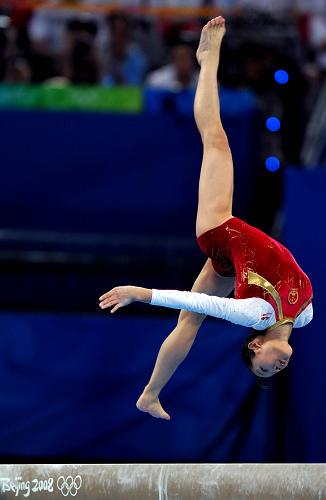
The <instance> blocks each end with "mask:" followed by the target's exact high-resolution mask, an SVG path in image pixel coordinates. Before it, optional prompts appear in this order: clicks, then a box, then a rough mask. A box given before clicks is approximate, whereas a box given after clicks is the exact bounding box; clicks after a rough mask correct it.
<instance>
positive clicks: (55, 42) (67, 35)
mask: <svg viewBox="0 0 326 500" xmlns="http://www.w3.org/2000/svg"><path fill="white" fill-rule="evenodd" d="M52 3H53V4H58V5H57V6H56V7H55V8H50V9H49V8H48V7H42V6H40V7H38V8H35V9H30V10H29V9H22V8H17V5H20V7H21V6H22V5H23V2H18V3H16V6H15V3H11V2H9V5H10V6H11V7H8V5H7V7H2V10H0V80H1V81H2V82H4V83H42V84H60V85H65V84H70V83H72V84H78V85H83V84H88V85H90V84H97V85H105V86H110V85H146V86H147V87H150V88H153V89H165V90H170V91H173V92H174V91H178V90H184V89H194V88H195V87H196V83H197V79H198V70H199V68H198V65H197V63H196V58H195V52H196V47H197V44H198V40H199V36H200V31H201V28H202V27H203V25H204V24H205V22H206V21H207V19H205V18H200V17H198V16H197V17H194V16H191V17H189V16H188V17H182V16H180V17H179V18H178V17H168V16H159V15H154V14H153V13H150V12H149V13H147V14H146V13H144V12H143V13H142V14H140V13H137V9H134V10H133V13H132V14H131V13H130V10H129V11H128V9H127V10H126V9H122V7H124V4H128V5H129V6H131V5H133V6H136V5H139V4H145V3H146V5H147V6H148V5H154V6H155V5H159V4H160V2H145V3H144V2H140V1H139V2H137V1H133V2H130V1H129V2H123V1H122V2H119V3H120V10H116V11H112V12H110V13H109V14H104V13H103V12H101V11H98V10H96V9H95V10H94V11H92V10H90V11H89V12H86V11H84V10H83V9H81V10H78V9H76V8H71V9H67V8H64V9H63V8H60V5H59V2H56V1H53V2H52ZM77 3H78V2H74V4H75V6H76V4H77ZM79 3H80V4H85V3H88V4H91V3H97V4H99V3H101V2H99V1H98V0H97V1H96V2H92V1H91V0H88V1H83V2H79ZM102 3H106V4H108V2H102ZM161 4H162V2H161ZM164 5H165V6H166V5H175V6H177V7H178V6H185V5H187V6H188V7H189V6H194V7H200V6H208V7H210V6H220V7H221V8H224V9H228V10H226V11H225V12H224V15H225V17H226V18H227V25H228V34H227V36H226V38H225V41H224V43H223V53H222V58H221V68H220V82H221V84H222V85H223V84H224V85H226V86H228V87H233V88H242V89H243V88H247V89H250V90H251V91H253V92H254V93H255V95H256V96H257V98H258V99H260V100H261V105H262V107H263V108H264V106H267V107H268V109H269V112H270V111H272V112H273V111H275V113H276V114H278V115H279V114H282V116H283V134H282V138H281V141H283V144H282V145H281V146H280V147H282V149H283V155H284V157H285V159H286V160H287V161H289V162H291V163H297V164H298V163H299V162H300V155H301V157H302V154H303V155H304V154H306V156H307V154H308V156H309V153H307V152H306V153H302V144H304V142H305V141H304V135H305V134H307V126H306V124H307V123H309V119H310V117H311V116H312V115H313V113H312V111H311V110H313V109H314V108H315V107H316V106H317V108H320V106H321V101H320V93H321V89H322V88H323V82H324V81H325V75H326V3H325V0H309V1H308V0H296V1H292V0H278V1H276V0H273V1H272V2H271V1H267V0H216V1H209V0H206V1H195V0H193V1H191V2H189V1H187V2H183V1H177V0H174V1H171V2H165V3H164ZM294 7H295V8H294ZM279 68H282V69H285V70H287V71H288V72H289V74H290V75H291V78H290V80H289V84H288V85H287V86H286V88H283V89H282V90H280V89H279V90H276V88H275V81H274V79H273V74H274V72H275V71H276V70H277V69H279ZM318 99H319V101H320V102H319V101H318ZM318 102H319V104H318ZM315 114H316V113H315ZM317 116H318V113H317ZM315 122H316V118H315ZM317 122H318V123H319V120H317ZM318 126H319V125H318ZM308 128H309V127H308ZM310 128H311V127H310ZM287 132H288V133H287ZM308 132H309V131H308ZM319 133H320V134H322V133H324V130H322V131H321V132H319ZM308 136H309V133H308ZM308 139H309V137H308ZM308 139H307V138H306V143H307V144H308V143H309V140H308ZM307 141H308V142H307ZM307 147H308V149H309V144H308V146H307ZM274 149H275V148H274ZM306 149H307V148H306ZM301 159H302V158H301ZM314 161H315V160H314Z"/></svg>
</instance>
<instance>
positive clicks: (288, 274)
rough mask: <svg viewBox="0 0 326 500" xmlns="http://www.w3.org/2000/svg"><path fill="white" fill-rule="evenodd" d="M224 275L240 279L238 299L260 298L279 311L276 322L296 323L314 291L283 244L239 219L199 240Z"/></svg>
mask: <svg viewBox="0 0 326 500" xmlns="http://www.w3.org/2000/svg"><path fill="white" fill-rule="evenodd" d="M197 241H198V244H199V247H200V248H201V250H202V251H203V252H204V253H205V254H206V255H207V257H210V258H211V260H212V264H213V267H214V269H215V271H216V272H217V273H219V274H220V275H222V276H236V287H235V298H236V299H246V298H249V297H260V298H262V299H265V300H266V301H267V302H269V303H270V304H271V305H272V306H273V308H274V311H275V317H276V323H275V324H274V325H272V326H271V327H270V328H275V326H277V325H279V324H283V323H289V322H290V323H294V320H295V318H296V317H297V316H299V314H300V313H301V312H302V311H303V310H304V309H305V308H306V307H307V306H308V305H309V304H310V302H311V300H312V297H313V292H312V286H311V283H310V280H309V278H308V276H307V275H306V274H305V273H304V272H303V270H302V269H301V268H300V266H299V265H298V263H297V262H296V260H295V258H294V257H293V255H292V254H291V252H289V250H288V249H287V248H285V247H284V246H283V245H282V244H281V243H279V242H278V241H276V240H274V239H273V238H271V237H270V236H268V235H267V234H265V233H263V231H260V230H259V229H256V228H255V227H253V226H250V225H249V224H247V223H246V222H244V221H243V220H241V219H239V218H238V217H232V218H230V219H229V220H227V221H226V222H224V223H223V224H221V225H220V226H218V227H216V228H214V229H210V230H209V231H207V232H206V233H204V234H202V235H201V236H199V238H197Z"/></svg>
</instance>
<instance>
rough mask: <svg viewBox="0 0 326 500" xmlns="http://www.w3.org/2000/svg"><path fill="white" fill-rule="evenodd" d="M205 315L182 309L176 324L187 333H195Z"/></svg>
mask: <svg viewBox="0 0 326 500" xmlns="http://www.w3.org/2000/svg"><path fill="white" fill-rule="evenodd" d="M205 317H206V316H205V314H198V313H193V312H190V311H184V310H182V311H180V314H179V318H178V325H177V326H179V327H182V328H183V329H184V331H185V332H187V334H188V335H196V334H197V332H198V330H199V328H200V326H201V324H202V323H203V321H204V319H205Z"/></svg>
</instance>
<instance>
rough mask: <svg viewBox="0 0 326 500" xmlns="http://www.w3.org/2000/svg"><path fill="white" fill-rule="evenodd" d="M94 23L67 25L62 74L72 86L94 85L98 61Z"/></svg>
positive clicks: (96, 81) (96, 79)
mask: <svg viewBox="0 0 326 500" xmlns="http://www.w3.org/2000/svg"><path fill="white" fill-rule="evenodd" d="M96 33H97V26H96V23H94V22H92V21H80V20H78V19H75V20H72V21H70V22H69V23H68V29H67V39H66V48H65V51H64V54H63V74H64V76H65V77H66V78H67V79H68V80H69V81H70V82H71V83H74V84H96V83H98V81H99V66H100V65H99V60H98V57H97V52H96V48H95V37H96Z"/></svg>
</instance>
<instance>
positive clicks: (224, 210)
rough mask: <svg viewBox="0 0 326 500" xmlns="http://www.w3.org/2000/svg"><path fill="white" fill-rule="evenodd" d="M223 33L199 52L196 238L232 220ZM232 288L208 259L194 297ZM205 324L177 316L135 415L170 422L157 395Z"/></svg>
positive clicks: (208, 35) (219, 22)
mask: <svg viewBox="0 0 326 500" xmlns="http://www.w3.org/2000/svg"><path fill="white" fill-rule="evenodd" d="M224 32H225V27H224V20H223V19H222V18H217V19H214V20H213V21H210V22H209V23H208V24H207V25H206V26H205V28H204V29H203V32H202V36H201V40H200V45H199V48H198V51H197V57H198V61H199V63H200V64H201V71H200V77H199V81H198V87H197V91H196V98H195V119H196V123H197V126H198V129H199V132H200V134H201V137H202V141H203V146H204V156H203V163H202V168H201V175H200V183H199V203H198V212H197V221H196V234H197V236H199V235H200V234H202V233H203V232H205V231H207V230H208V229H211V228H212V227H216V226H217V225H219V224H222V223H223V222H224V221H225V220H227V219H228V218H230V217H231V215H232V214H231V209H232V194H233V164H232V157H231V153H230V149H229V146H228V141H227V138H226V135H225V132H224V130H223V127H222V123H221V119H220V108H219V100H218V92H217V68H218V63H219V53H220V46H221V42H222V38H223V35H224ZM233 288H234V278H225V277H221V276H219V275H218V274H217V273H215V271H214V269H213V267H212V264H211V261H210V259H209V260H208V261H207V262H206V264H205V266H204V267H203V269H202V271H201V273H200V274H199V276H198V278H197V280H196V281H195V284H194V286H193V288H192V291H194V292H204V293H207V294H211V295H217V296H221V297H226V296H228V295H229V293H230V292H231V291H232V290H233ZM204 318H205V316H204V315H200V314H196V313H191V312H187V311H181V313H180V316H179V320H178V324H177V326H176V328H175V329H174V330H173V332H172V333H171V334H170V335H169V336H168V337H167V338H166V340H165V341H164V342H163V344H162V346H161V349H160V351H159V354H158V357H157V360H156V364H155V367H154V371H153V374H152V376H151V379H150V381H149V383H148V385H147V386H146V387H145V389H144V392H143V394H142V395H141V396H140V398H139V400H138V401H137V403H136V406H137V408H138V409H139V410H141V411H145V412H148V413H150V415H152V416H154V417H157V418H163V419H166V420H169V419H170V416H169V415H168V414H167V413H166V412H165V411H164V410H163V408H162V406H161V404H160V401H159V399H158V395H159V393H160V391H161V390H162V388H163V387H164V386H165V384H166V383H167V382H168V380H169V379H170V378H171V376H172V375H173V373H174V372H175V370H176V369H177V367H178V366H179V365H180V363H181V362H182V361H183V360H184V358H185V357H186V356H187V354H188V352H189V350H190V348H191V346H192V344H193V342H194V340H195V338H196V335H197V332H198V330H199V328H200V326H201V324H202V322H203V320H204Z"/></svg>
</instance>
